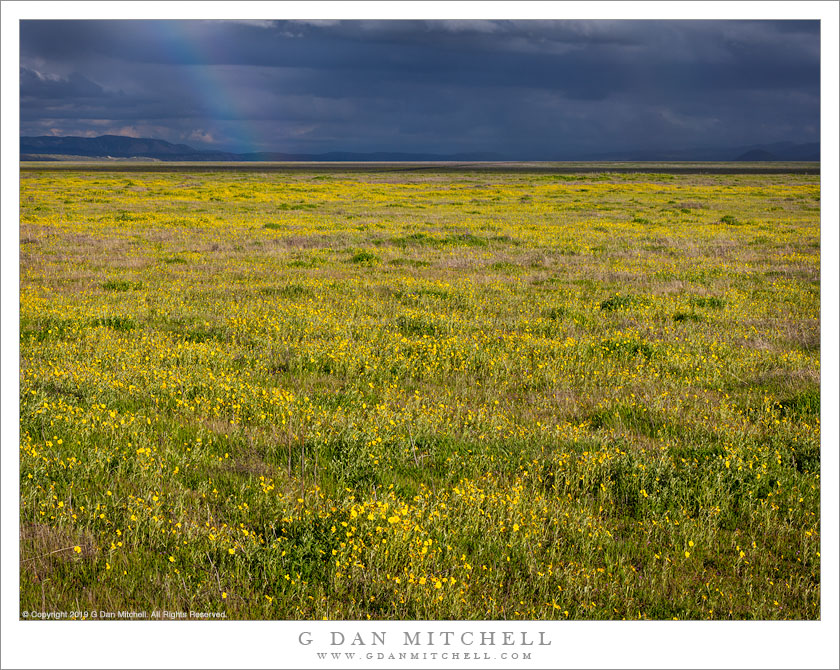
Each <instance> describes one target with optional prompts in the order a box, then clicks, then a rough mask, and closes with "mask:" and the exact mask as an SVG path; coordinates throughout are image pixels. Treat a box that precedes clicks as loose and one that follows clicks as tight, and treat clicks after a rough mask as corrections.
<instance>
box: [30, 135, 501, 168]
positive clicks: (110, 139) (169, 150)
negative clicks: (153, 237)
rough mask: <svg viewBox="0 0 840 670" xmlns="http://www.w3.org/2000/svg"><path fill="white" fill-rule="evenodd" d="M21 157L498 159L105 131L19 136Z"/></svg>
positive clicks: (496, 156)
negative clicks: (217, 142) (319, 149)
mask: <svg viewBox="0 0 840 670" xmlns="http://www.w3.org/2000/svg"><path fill="white" fill-rule="evenodd" d="M20 154H21V155H20V158H21V160H43V157H49V158H48V159H51V160H62V158H61V157H62V156H72V157H74V158H123V159H126V158H146V159H154V160H160V161H394V162H395V161H498V160H504V158H503V157H502V156H500V155H499V154H493V153H457V154H447V155H441V154H421V153H397V152H381V151H380V152H373V153H352V152H348V151H332V152H329V153H323V154H287V153H280V152H274V151H262V152H257V153H247V154H235V153H230V152H227V151H201V150H199V149H194V148H193V147H190V146H187V145H186V144H172V143H170V142H165V141H164V140H155V139H148V138H134V137H122V136H119V135H102V136H101V137H52V136H49V135H46V136H41V137H21V138H20Z"/></svg>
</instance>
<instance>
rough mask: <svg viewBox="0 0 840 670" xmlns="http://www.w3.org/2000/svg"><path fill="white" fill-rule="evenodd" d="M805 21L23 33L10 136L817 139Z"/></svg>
mask: <svg viewBox="0 0 840 670" xmlns="http://www.w3.org/2000/svg"><path fill="white" fill-rule="evenodd" d="M819 54H820V30H819V22H817V21H479V20H464V21H340V22H339V21H269V20H266V21H22V22H21V54H20V58H21V71H20V75H21V90H20V93H21V134H22V135H82V136H97V135H104V134H118V135H131V136H135V137H155V138H160V139H165V140H169V141H171V142H182V143H186V144H189V145H191V146H193V147H195V148H198V149H223V150H228V151H239V152H245V151H272V150H273V151H283V152H307V153H319V152H325V151H413V152H432V153H455V152H464V151H487V152H498V153H502V154H505V155H506V156H508V157H512V158H523V159H525V158H558V159H559V158H564V157H574V155H576V154H579V153H581V152H586V153H597V152H601V151H604V152H607V151H614V150H621V149H637V148H649V149H658V148H676V147H680V148H684V147H716V146H741V145H748V144H758V143H771V142H780V141H792V142H816V141H819V102H820V88H819V62H820V60H819Z"/></svg>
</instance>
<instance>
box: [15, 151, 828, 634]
mask: <svg viewBox="0 0 840 670" xmlns="http://www.w3.org/2000/svg"><path fill="white" fill-rule="evenodd" d="M176 167H177V166H176ZM179 169H180V168H179ZM184 169H185V168H184ZM366 170H367V171H361V170H358V171H351V170H347V171H340V170H336V171H334V172H333V173H331V174H330V175H329V178H328V179H313V178H312V177H313V174H312V173H307V172H305V171H297V172H295V171H288V170H286V171H283V170H280V169H278V170H274V171H271V170H267V171H249V168H247V167H246V168H243V171H241V172H213V171H207V170H201V171H197V172H189V173H184V172H181V173H179V172H174V173H171V174H170V173H168V172H163V171H160V170H157V171H156V170H155V169H149V171H143V170H140V169H138V170H136V171H133V172H132V174H131V182H132V188H131V189H127V188H125V186H126V174H125V173H116V172H115V173H110V172H108V171H107V170H105V169H95V170H94V169H92V170H90V171H78V170H77V171H70V170H67V171H59V170H56V171H51V170H49V169H48V168H41V169H40V170H39V171H26V172H23V173H22V178H21V195H22V197H21V202H22V207H21V212H20V215H21V230H20V232H21V239H22V240H29V242H27V243H26V244H22V246H21V250H20V254H21V274H20V276H21V282H20V298H21V307H20V309H21V311H20V319H21V320H20V324H21V325H20V408H21V410H20V434H21V443H20V447H19V448H20V467H21V469H20V537H21V549H20V559H21V576H20V597H21V608H22V609H24V610H25V609H34V610H41V609H47V610H58V611H62V610H66V611H76V610H79V609H88V610H90V609H94V608H96V609H104V610H115V611H116V610H128V609H132V608H137V609H145V610H150V609H154V608H157V609H167V610H186V609H194V610H201V611H208V610H209V611H222V610H223V611H225V612H226V613H227V615H228V617H230V618H235V619H312V620H316V619H317V620H320V619H322V618H324V617H327V618H332V619H354V620H356V619H358V620H365V619H367V618H368V617H370V618H371V619H402V620H413V619H483V620H487V619H521V620H533V619H581V620H596V619H624V618H627V619H638V618H648V619H672V618H680V619H717V620H721V619H818V618H819V617H820V606H821V605H820V584H821V580H820V569H821V558H820V554H819V552H820V537H821V533H820V478H819V474H820V466H821V459H820V412H821V404H820V394H819V387H820V374H821V373H820V301H819V296H820V291H819V288H820V286H819V277H820V247H819V239H820V222H819V211H818V210H816V209H814V207H813V204H814V202H815V201H816V200H815V199H816V198H818V196H819V179H818V177H816V176H812V175H808V174H802V175H793V174H766V175H757V174H753V175H750V174H744V175H738V176H727V175H713V174H703V175H682V174H674V175H657V174H651V173H648V174H639V173H634V174H629V173H628V174H619V173H607V172H595V173H580V174H568V175H552V174H545V173H539V172H534V173H529V172H527V171H522V170H520V171H510V172H492V171H460V172H459V171H446V170H441V171H435V170H429V169H424V170H422V171H416V172H411V171H404V172H401V173H400V175H399V180H397V181H395V180H394V179H393V177H394V174H393V173H382V172H377V171H376V170H374V169H373V167H368V168H366ZM185 174H189V177H190V178H189V180H185ZM317 176H318V177H324V176H325V175H317ZM59 212H60V215H59ZM281 217H282V218H281ZM255 222H257V223H255ZM262 222H267V223H262ZM721 223H723V224H727V223H728V224H730V225H721ZM734 223H737V224H738V225H733V224H734ZM36 242H37V243H36ZM140 278H142V282H140V281H138V279H140Z"/></svg>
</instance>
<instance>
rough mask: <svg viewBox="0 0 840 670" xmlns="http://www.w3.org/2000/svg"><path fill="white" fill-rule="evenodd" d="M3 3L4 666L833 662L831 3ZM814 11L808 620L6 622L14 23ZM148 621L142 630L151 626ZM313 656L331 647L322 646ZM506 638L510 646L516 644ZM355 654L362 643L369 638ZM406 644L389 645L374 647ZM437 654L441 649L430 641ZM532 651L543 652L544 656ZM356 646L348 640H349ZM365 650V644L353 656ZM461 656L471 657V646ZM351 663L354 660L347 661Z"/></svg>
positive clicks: (14, 252)
mask: <svg viewBox="0 0 840 670" xmlns="http://www.w3.org/2000/svg"><path fill="white" fill-rule="evenodd" d="M0 12H2V35H1V36H0V37H2V55H3V59H2V79H1V80H0V81H1V82H2V145H0V148H2V222H3V225H2V230H0V233H1V234H2V245H1V246H0V253H2V256H0V258H2V266H0V267H2V285H1V286H0V298H2V303H0V305H1V306H2V349H1V351H2V368H0V370H1V371H2V406H0V418H1V419H2V450H0V451H1V452H2V453H0V456H2V503H3V504H2V559H3V560H2V587H3V588H2V603H1V604H2V613H1V614H0V623H1V624H2V647H0V648H1V649H2V657H0V666H2V667H4V668H9V667H21V668H29V667H55V668H58V667H68V668H74V667H79V668H83V667H90V668H111V667H125V668H135V667H136V668H141V667H205V668H223V667H254V668H270V667H301V668H313V667H346V666H342V664H341V663H328V662H323V661H318V660H317V659H316V657H315V655H314V653H313V652H314V649H315V648H314V646H313V647H301V646H300V645H298V643H297V641H296V640H297V636H298V634H300V633H301V632H303V631H312V632H313V635H314V636H316V638H317V636H319V635H321V636H323V635H327V634H328V632H329V631H333V630H336V631H343V632H345V634H347V635H348V637H349V636H350V635H352V634H353V633H355V632H356V631H368V632H369V631H389V636H390V637H389V639H391V638H393V639H396V638H397V636H401V635H402V631H405V630H411V631H415V630H431V631H442V630H458V631H463V630H472V631H489V630H496V631H503V630H513V631H521V630H528V631H532V632H535V631H540V630H544V631H547V636H548V639H550V640H551V641H552V646H551V647H546V648H543V649H537V650H536V651H535V653H534V657H533V660H532V662H531V663H519V664H515V663H512V662H511V661H501V660H498V659H497V660H494V661H470V662H466V661H464V660H459V661H454V662H453V661H448V662H441V661H437V662H435V661H432V660H429V659H427V660H424V661H422V662H413V663H410V664H407V665H406V664H399V663H396V662H377V663H376V664H375V666H374V667H379V668H386V667H429V668H432V667H479V666H480V667H488V668H494V667H540V668H543V667H552V668H555V667H556V668H566V667H575V668H601V667H626V668H643V667H647V668H677V667H684V668H704V667H705V668H712V667H748V668H753V667H763V668H796V667H808V668H837V667H838V665H840V655H839V654H838V624H840V619H839V618H838V567H839V566H838V532H837V531H838V507H839V506H840V505H839V504H838V450H837V445H838V444H840V434H839V433H838V415H837V413H836V412H835V411H834V408H836V407H837V406H838V397H840V396H839V395H838V369H840V363H839V362H838V347H837V343H838V341H840V337H839V336H840V329H838V285H840V276H839V275H838V268H839V267H840V263H838V260H840V259H838V249H840V237H838V223H837V222H838V220H840V217H838V212H839V211H840V210H839V209H838V192H837V184H838V183H840V173H839V172H838V120H839V119H840V114H838V81H840V74H839V73H838V5H837V4H836V3H835V2H679V3H661V2H594V3H590V2H567V3H560V2H480V3H479V2H443V3H441V2H430V3H424V2H399V3H378V2H366V3H362V2H314V3H309V2H286V3H268V2H236V3H228V2H202V3H193V2H120V3H105V2H3V3H2V7H0ZM604 16H609V17H610V18H611V19H644V18H648V19H701V18H702V19H708V18H716V19H750V18H752V19H771V18H772V19H820V20H821V21H822V35H821V44H822V61H821V67H822V71H821V77H822V91H821V96H822V98H821V105H822V112H821V114H822V138H821V141H822V145H821V150H822V165H821V168H822V183H823V185H824V188H823V190H822V222H823V227H822V254H823V258H822V307H823V313H822V336H823V337H822V339H823V342H824V343H825V344H826V345H827V346H824V347H823V350H822V370H823V373H822V374H823V382H822V407H823V408H825V410H824V412H823V425H822V427H823V447H824V448H823V456H822V465H823V486H822V552H821V553H822V560H823V570H822V599H823V608H822V620H821V621H819V622H778V623H777V622H772V623H771V622H756V623H723V622H712V623H688V622H679V623H676V622H673V623H672V622H651V623H629V622H603V623H597V622H563V623H551V622H539V623H532V624H505V623H502V622H448V623H447V622H377V623H373V624H371V623H352V622H341V623H338V622H333V623H329V622H300V623H296V622H230V623H208V624H196V623H179V624H178V625H174V624H170V625H167V624H152V623H124V622H117V623H101V624H100V623H84V624H76V623H52V622H44V623H22V622H19V621H18V576H17V565H18V560H17V557H18V554H17V542H18V538H17V526H18V447H17V445H18V425H19V415H18V371H17V368H18V333H17V327H16V326H17V320H18V310H19V305H18V227H17V226H16V225H15V222H16V221H17V220H18V211H19V210H18V195H17V194H18V192H19V190H18V150H19V144H18V135H19V117H18V115H19V80H18V62H19V44H18V39H19V33H18V20H19V19H42V18H51V19H84V18H87V19H105V18H114V19H116V18H126V19H127V18H138V19H139V18H151V17H156V18H170V19H175V18H181V19H190V18H205V19H206V18H252V19H264V18H319V17H328V18H347V19H359V18H379V19H384V18H391V19H397V18H401V19H406V18H453V19H455V18H534V19H549V18H565V19H595V18H601V17H604ZM152 626H153V627H152ZM318 649H319V650H324V651H331V649H329V647H328V646H326V647H325V646H324V645H321V646H320V647H318ZM523 649H524V648H521V647H518V648H515V650H519V651H522V650H523ZM369 650H370V651H377V649H375V648H369ZM390 650H393V651H405V649H402V648H396V647H395V648H393V649H391V648H390V647H389V651H390ZM435 650H436V651H438V652H442V651H444V650H445V649H444V648H441V647H437V648H435ZM546 650H547V651H546ZM356 651H357V650H356ZM366 651H367V650H366ZM460 651H476V649H475V648H471V649H469V650H468V649H461V650H460ZM350 667H366V664H365V662H364V661H358V660H357V661H353V662H352V663H351V664H350Z"/></svg>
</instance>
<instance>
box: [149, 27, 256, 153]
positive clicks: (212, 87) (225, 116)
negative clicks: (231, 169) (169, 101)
mask: <svg viewBox="0 0 840 670" xmlns="http://www.w3.org/2000/svg"><path fill="white" fill-rule="evenodd" d="M192 23H194V21H188V20H168V21H155V22H153V26H154V31H155V32H154V39H155V41H156V42H157V43H158V47H159V48H160V49H161V52H162V54H163V55H164V56H165V57H166V58H167V60H169V59H171V62H172V63H176V64H178V65H182V66H186V67H185V68H184V69H185V71H186V72H187V73H188V76H187V77H186V78H185V82H184V83H185V85H186V86H188V87H189V91H190V93H191V94H192V95H194V96H195V98H196V99H197V100H199V101H200V102H201V103H202V106H203V107H204V108H205V109H206V110H207V114H208V116H209V117H210V118H212V119H219V120H231V121H238V122H239V123H238V124H237V129H238V132H237V134H236V136H235V137H234V138H231V139H233V140H235V142H236V143H237V145H238V147H239V148H238V149H237V151H238V152H240V153H248V152H254V151H261V150H264V147H265V146H266V143H265V142H263V141H262V138H261V137H260V136H259V133H258V132H257V128H256V127H255V126H254V124H253V123H251V120H250V119H249V115H248V114H247V113H245V110H244V108H243V106H242V105H241V104H239V103H238V100H239V98H238V96H237V95H236V93H235V92H234V90H233V86H232V85H231V84H230V82H229V81H227V79H226V77H225V76H224V74H223V73H222V72H221V68H220V67H219V66H214V65H213V64H212V63H213V62H214V60H215V58H214V55H215V49H216V48H217V47H216V44H215V43H214V42H213V41H211V40H210V39H208V38H207V37H206V36H203V35H201V33H200V31H192V30H190V29H189V25H190V24H192Z"/></svg>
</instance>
